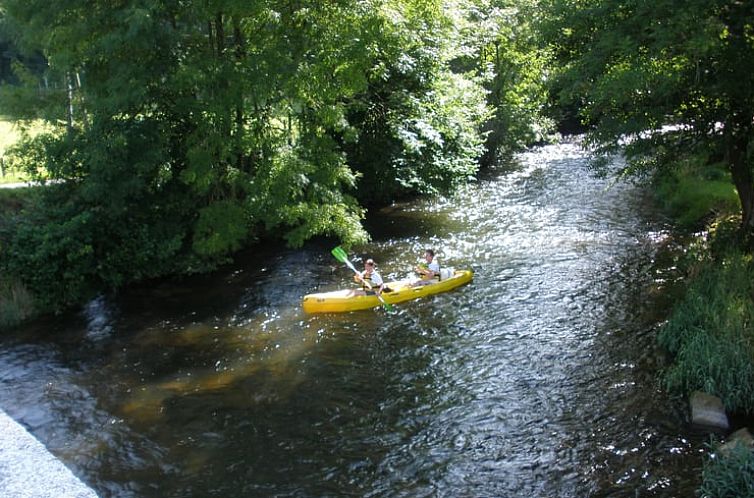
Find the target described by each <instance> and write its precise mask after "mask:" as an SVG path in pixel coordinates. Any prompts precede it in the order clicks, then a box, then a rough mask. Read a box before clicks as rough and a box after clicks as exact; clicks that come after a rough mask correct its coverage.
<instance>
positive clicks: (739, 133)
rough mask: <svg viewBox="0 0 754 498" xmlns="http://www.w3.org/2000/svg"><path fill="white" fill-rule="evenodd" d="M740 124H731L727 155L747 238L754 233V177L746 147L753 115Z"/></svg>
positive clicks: (742, 228)
mask: <svg viewBox="0 0 754 498" xmlns="http://www.w3.org/2000/svg"><path fill="white" fill-rule="evenodd" d="M744 121H745V122H744V123H741V125H740V126H736V125H735V124H734V125H732V126H731V128H732V130H731V132H730V133H726V135H728V136H727V137H726V138H727V139H726V156H727V158H728V164H729V167H730V172H731V176H732V178H733V183H734V184H735V186H736V191H737V192H738V198H739V200H740V201H741V231H742V232H743V234H744V236H745V237H746V238H749V237H751V235H752V234H754V178H753V177H752V171H751V165H750V164H749V161H748V159H747V157H746V156H747V154H746V149H747V146H748V143H749V139H750V137H751V136H752V133H751V132H752V125H751V117H747V118H745V119H744Z"/></svg>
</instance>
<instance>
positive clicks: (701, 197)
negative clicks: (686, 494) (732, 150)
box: [656, 164, 754, 498]
mask: <svg viewBox="0 0 754 498" xmlns="http://www.w3.org/2000/svg"><path fill="white" fill-rule="evenodd" d="M656 188H657V194H658V196H659V198H660V200H661V202H662V204H663V205H664V207H665V208H666V211H667V212H668V213H669V214H670V215H671V216H672V217H673V218H674V219H675V220H676V223H677V224H678V225H679V226H680V227H685V228H698V227H699V226H700V225H703V224H704V223H705V221H706V222H707V224H708V227H707V228H708V231H706V232H703V233H702V234H700V235H699V236H698V238H697V239H696V240H695V242H694V243H692V244H691V245H690V246H689V247H688V248H687V250H686V253H685V255H684V257H683V260H682V261H680V264H681V265H683V266H684V267H685V269H686V273H687V275H688V278H687V281H686V284H687V288H686V293H685V295H684V297H683V298H682V299H681V300H680V301H679V302H678V303H677V304H676V305H675V306H674V308H673V311H672V314H671V316H670V319H669V320H668V321H667V323H666V324H665V325H664V326H663V328H662V329H661V331H660V334H659V336H658V340H659V342H660V344H661V345H662V346H663V347H665V348H666V349H667V350H668V352H670V353H671V354H672V355H673V363H672V364H671V365H670V366H669V367H668V368H667V370H666V371H665V373H664V376H663V380H664V382H665V386H666V388H667V389H668V390H669V391H671V392H676V393H679V394H682V395H686V396H688V395H689V394H690V393H691V392H692V391H694V390H697V389H698V390H702V391H706V392H708V393H710V394H714V395H717V396H719V397H720V398H721V399H722V400H723V403H724V405H725V407H726V409H727V410H728V411H729V412H735V413H739V414H748V415H752V414H754V321H753V320H754V260H753V258H752V254H751V251H750V249H746V248H744V247H743V246H742V245H741V244H740V241H739V237H738V236H737V235H738V234H737V230H738V227H739V224H740V215H739V214H738V212H739V206H740V205H739V202H738V198H737V196H736V193H735V189H734V187H733V185H732V182H731V181H730V177H729V174H728V173H727V172H726V171H724V170H723V169H722V168H721V167H719V166H714V165H713V166H703V165H701V164H696V165H694V164H686V165H685V167H683V168H681V169H679V170H677V171H676V172H675V173H673V174H671V175H665V176H664V177H661V178H660V179H659V182H658V183H657V184H656ZM710 220H712V221H710ZM698 495H699V496H702V497H710V498H711V497H715V498H726V497H731V498H733V497H743V496H752V497H754V452H752V450H751V448H748V447H746V446H743V445H741V446H737V447H736V448H735V449H734V450H733V451H731V452H728V453H721V452H720V451H717V452H716V453H713V454H711V455H710V457H709V458H708V459H707V460H706V461H705V464H704V471H703V475H702V485H701V487H700V488H699V490H698Z"/></svg>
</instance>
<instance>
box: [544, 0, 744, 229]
mask: <svg viewBox="0 0 754 498" xmlns="http://www.w3.org/2000/svg"><path fill="white" fill-rule="evenodd" d="M543 5H545V6H546V7H547V15H546V16H545V17H546V19H547V21H548V22H546V23H545V24H544V25H543V32H544V33H545V34H546V37H547V39H549V41H550V44H551V45H550V46H551V47H552V48H553V49H554V50H555V52H556V54H557V56H558V57H559V60H560V62H561V69H562V70H561V71H560V72H559V74H558V78H557V83H556V84H555V86H556V87H558V88H560V89H561V91H560V98H561V99H562V100H561V102H562V103H570V104H573V105H575V106H577V107H578V108H579V109H580V111H581V115H582V117H583V119H584V121H585V123H586V124H587V125H589V126H590V127H592V128H591V130H590V131H589V133H588V139H587V144H588V145H590V146H593V147H594V148H595V150H596V151H597V152H598V153H600V154H602V155H603V156H606V155H610V154H613V153H615V152H617V151H624V152H625V154H626V157H627V159H628V163H627V167H626V168H625V169H624V171H623V172H624V173H642V172H646V171H650V170H653V169H655V168H658V167H663V166H670V165H672V164H673V163H674V162H675V161H676V160H677V159H678V158H679V157H683V156H684V155H688V154H696V155H701V156H703V157H708V158H709V159H710V160H716V159H723V160H724V161H726V162H727V164H728V167H729V169H730V172H731V176H732V179H733V182H734V183H735V186H736V189H737V192H738V196H739V199H740V201H741V209H742V226H743V229H744V231H745V232H746V234H748V235H751V233H752V229H753V228H754V183H753V181H752V145H753V144H754V142H753V139H754V122H753V119H754V73H752V72H751V71H750V70H749V68H750V67H751V66H752V65H753V64H754V42H753V41H752V40H754V4H753V3H752V2H739V1H734V0H715V1H701V0H692V1H688V2H683V3H682V4H679V3H678V2H673V1H670V0H658V1H655V2H634V1H627V0H600V1H597V0H585V1H574V0H546V1H544V2H543Z"/></svg>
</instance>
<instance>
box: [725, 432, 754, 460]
mask: <svg viewBox="0 0 754 498" xmlns="http://www.w3.org/2000/svg"><path fill="white" fill-rule="evenodd" d="M739 445H743V446H745V447H747V448H749V449H752V448H754V437H752V436H751V433H750V432H749V429H747V428H746V427H744V428H743V429H738V430H737V431H736V432H734V433H733V434H731V435H730V436H729V437H728V440H727V441H726V442H725V444H723V445H722V446H720V449H719V450H718V452H719V453H720V454H721V455H723V456H726V455H729V454H730V453H731V452H732V451H733V450H734V449H735V448H736V447H737V446H739Z"/></svg>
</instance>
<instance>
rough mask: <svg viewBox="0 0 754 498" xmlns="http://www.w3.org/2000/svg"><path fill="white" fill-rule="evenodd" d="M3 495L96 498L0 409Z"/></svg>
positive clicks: (94, 494) (0, 469)
mask: <svg viewBox="0 0 754 498" xmlns="http://www.w3.org/2000/svg"><path fill="white" fill-rule="evenodd" d="M0 434H2V437H0V496H8V497H10V496H12V497H14V498H27V497H28V498H97V494H96V493H95V492H94V491H93V490H92V489H90V488H89V487H87V486H86V485H85V484H84V483H82V482H81V481H80V480H79V478H78V477H76V476H75V475H73V473H72V472H71V471H70V470H69V469H68V467H66V466H65V465H63V462H61V461H60V460H58V459H57V458H55V457H54V456H53V455H52V454H51V453H50V452H49V451H47V448H45V447H44V445H43V444H42V443H40V442H39V441H37V439H36V438H35V437H34V436H32V435H31V434H30V433H29V432H28V431H27V430H26V429H24V428H23V427H21V425H19V424H18V423H17V422H16V421H15V420H13V419H12V418H10V417H9V416H8V415H7V414H6V413H5V412H3V411H2V410H0Z"/></svg>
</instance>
